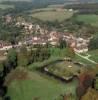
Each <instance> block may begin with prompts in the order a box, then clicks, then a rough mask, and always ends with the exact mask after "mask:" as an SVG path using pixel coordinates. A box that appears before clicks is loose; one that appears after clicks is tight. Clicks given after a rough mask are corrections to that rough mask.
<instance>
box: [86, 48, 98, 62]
mask: <svg viewBox="0 0 98 100" xmlns="http://www.w3.org/2000/svg"><path fill="white" fill-rule="evenodd" d="M88 53H89V54H90V55H91V56H90V57H89V58H90V59H92V60H94V61H96V62H98V49H97V50H92V51H89V52H88Z"/></svg>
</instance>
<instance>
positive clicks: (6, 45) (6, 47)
mask: <svg viewBox="0 0 98 100" xmlns="http://www.w3.org/2000/svg"><path fill="white" fill-rule="evenodd" d="M12 47H13V46H12V45H11V44H10V43H7V42H4V41H0V50H9V49H11V48H12Z"/></svg>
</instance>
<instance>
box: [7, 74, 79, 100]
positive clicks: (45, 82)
mask: <svg viewBox="0 0 98 100" xmlns="http://www.w3.org/2000/svg"><path fill="white" fill-rule="evenodd" d="M12 75H13V74H12ZM18 76H21V75H19V73H18ZM29 76H30V77H29V78H28V79H25V80H17V79H14V80H13V81H12V82H10V84H9V85H8V94H7V95H9V96H11V99H12V100H33V98H36V97H38V98H40V100H55V99H57V98H58V97H59V96H60V94H65V93H70V92H71V93H72V94H73V95H76V94H75V90H76V87H77V81H76V80H74V81H73V82H71V83H61V82H60V81H57V80H55V79H52V78H50V77H48V76H46V75H45V76H44V75H41V74H40V73H38V72H29ZM10 77H11V76H10ZM73 100H76V99H73Z"/></svg>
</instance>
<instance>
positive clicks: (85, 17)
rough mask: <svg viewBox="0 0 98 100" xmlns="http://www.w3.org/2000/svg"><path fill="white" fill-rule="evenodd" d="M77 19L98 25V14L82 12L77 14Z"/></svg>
mask: <svg viewBox="0 0 98 100" xmlns="http://www.w3.org/2000/svg"><path fill="white" fill-rule="evenodd" d="M76 20H78V21H82V22H85V23H88V24H91V25H93V26H97V27H98V15H95V14H82V15H81V14H80V15H77V17H76Z"/></svg>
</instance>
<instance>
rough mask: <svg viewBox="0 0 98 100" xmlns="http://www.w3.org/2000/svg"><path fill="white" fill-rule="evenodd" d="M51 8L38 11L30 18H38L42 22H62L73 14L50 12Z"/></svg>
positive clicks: (68, 12)
mask: <svg viewBox="0 0 98 100" xmlns="http://www.w3.org/2000/svg"><path fill="white" fill-rule="evenodd" d="M51 9H52V8H46V9H40V11H39V12H38V11H37V12H35V13H33V14H31V16H32V17H34V18H38V19H40V20H42V21H55V20H58V21H59V22H62V21H64V20H66V19H69V18H71V17H72V15H73V12H70V11H65V10H64V9H63V10H53V9H52V10H51Z"/></svg>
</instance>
